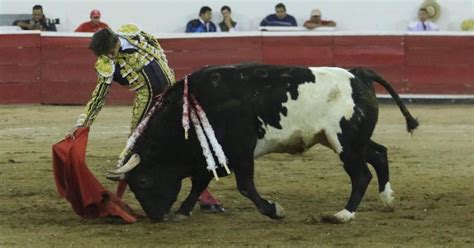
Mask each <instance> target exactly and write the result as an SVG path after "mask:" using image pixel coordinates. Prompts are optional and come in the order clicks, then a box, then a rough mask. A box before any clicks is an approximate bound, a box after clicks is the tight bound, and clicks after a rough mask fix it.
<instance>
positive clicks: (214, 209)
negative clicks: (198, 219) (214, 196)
mask: <svg viewBox="0 0 474 248" xmlns="http://www.w3.org/2000/svg"><path fill="white" fill-rule="evenodd" d="M199 208H200V209H201V210H202V211H204V212H207V213H225V208H223V207H222V206H221V205H219V204H213V205H207V204H201V205H200V206H199Z"/></svg>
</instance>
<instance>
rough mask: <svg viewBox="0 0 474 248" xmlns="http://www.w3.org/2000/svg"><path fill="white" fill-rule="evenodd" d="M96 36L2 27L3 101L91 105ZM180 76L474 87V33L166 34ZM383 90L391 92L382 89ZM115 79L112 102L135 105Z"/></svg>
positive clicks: (427, 88)
mask: <svg viewBox="0 0 474 248" xmlns="http://www.w3.org/2000/svg"><path fill="white" fill-rule="evenodd" d="M89 42H90V37H61V36H48V35H44V36H43V35H41V34H40V33H27V34H21V33H16V34H0V54H2V56H0V103H1V104H12V103H43V104H84V103H86V102H87V100H88V99H89V98H90V94H91V92H92V90H93V89H94V87H95V85H96V74H95V71H94V62H95V59H96V58H95V56H94V55H93V54H92V52H91V51H89V50H88V48H87V47H88V44H89ZM160 42H161V45H162V47H163V48H164V49H165V53H166V54H167V58H168V61H169V64H170V66H171V67H172V68H173V69H174V71H175V73H176V78H177V79H180V78H182V77H183V76H184V75H186V74H188V73H190V72H192V71H194V70H197V69H199V68H201V67H203V66H205V65H222V64H235V63H242V62H258V63H268V64H287V65H290V64H292V65H301V66H339V67H344V68H350V67H355V66H364V67H369V68H372V69H374V70H376V71H377V72H379V73H380V74H381V75H383V76H384V77H385V78H386V79H388V80H389V81H390V82H391V83H392V84H393V85H394V87H395V88H396V90H397V91H399V92H400V93H417V94H474V35H444V36H443V35H434V36H431V35H429V36H428V35H421V34H420V35H418V36H416V35H408V34H400V35H385V36H381V35H370V34H369V35H334V34H332V33H328V34H326V35H314V36H311V35H301V36H298V35H290V36H277V35H272V36H266V35H258V36H255V35H253V36H248V37H246V36H242V37H238V36H237V37H236V36H234V37H206V36H204V37H195V36H194V37H192V38H184V37H172V38H169V37H168V38H166V37H165V38H162V39H160ZM380 92H384V91H380ZM132 99H133V92H129V91H127V90H126V89H125V88H124V87H121V86H118V85H114V86H113V88H112V90H111V93H110V95H109V96H108V101H109V103H111V104H130V103H131V101H132Z"/></svg>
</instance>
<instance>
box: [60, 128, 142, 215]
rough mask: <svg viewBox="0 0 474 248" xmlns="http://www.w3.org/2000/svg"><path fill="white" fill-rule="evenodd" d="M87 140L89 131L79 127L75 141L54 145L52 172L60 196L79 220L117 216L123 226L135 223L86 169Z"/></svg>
mask: <svg viewBox="0 0 474 248" xmlns="http://www.w3.org/2000/svg"><path fill="white" fill-rule="evenodd" d="M88 137H89V128H88V127H87V128H79V129H78V130H77V131H76V132H75V139H72V138H68V139H64V140H62V141H60V142H58V143H56V144H54V145H53V173H54V179H55V180H56V187H57V189H58V193H59V195H60V196H61V197H64V198H66V200H67V201H69V202H70V203H71V206H72V208H73V209H74V212H76V214H78V215H79V216H81V217H84V218H98V217H119V218H122V220H123V221H124V222H126V223H134V222H135V221H136V220H137V219H136V217H135V214H134V213H133V211H132V209H131V208H130V207H129V206H128V205H127V204H126V203H124V202H122V201H121V200H120V198H119V197H117V196H116V195H115V194H113V193H112V192H110V191H108V190H106V189H105V188H104V187H103V186H102V185H101V184H100V183H99V181H98V180H97V179H96V178H95V176H94V175H93V174H92V173H91V172H90V171H89V169H88V168H87V165H86V163H85V156H86V148H87V141H88Z"/></svg>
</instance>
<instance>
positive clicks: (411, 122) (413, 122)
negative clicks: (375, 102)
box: [350, 68, 419, 133]
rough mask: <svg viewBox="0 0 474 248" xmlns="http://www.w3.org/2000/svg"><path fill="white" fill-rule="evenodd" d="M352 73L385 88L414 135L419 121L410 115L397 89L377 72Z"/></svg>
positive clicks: (355, 69) (366, 70)
mask: <svg viewBox="0 0 474 248" xmlns="http://www.w3.org/2000/svg"><path fill="white" fill-rule="evenodd" d="M350 72H351V73H352V74H354V75H356V76H359V77H361V78H362V79H366V80H369V81H370V82H373V81H375V82H377V83H379V84H380V85H382V86H383V87H384V88H385V90H387V91H388V93H389V94H390V95H391V96H392V98H393V100H395V102H396V103H397V105H398V107H399V108H400V111H401V112H402V114H403V116H404V117H405V120H406V123H407V131H408V132H410V133H412V132H413V130H415V129H416V128H417V127H418V125H419V123H418V120H417V119H415V118H413V116H412V115H411V114H410V112H409V111H408V109H407V107H406V106H405V104H404V103H403V102H402V100H401V99H400V96H399V95H398V93H397V92H396V91H395V89H393V87H392V86H391V85H390V83H389V82H387V81H386V80H385V79H383V78H382V76H380V75H379V74H377V73H376V72H375V71H373V70H370V69H367V68H354V69H351V70H350Z"/></svg>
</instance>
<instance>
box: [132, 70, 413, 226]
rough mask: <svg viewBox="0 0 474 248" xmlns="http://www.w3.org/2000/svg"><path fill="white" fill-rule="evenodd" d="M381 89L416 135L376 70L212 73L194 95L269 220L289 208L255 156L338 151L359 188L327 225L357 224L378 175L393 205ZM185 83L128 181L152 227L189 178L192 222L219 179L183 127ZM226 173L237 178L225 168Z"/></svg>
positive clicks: (171, 96)
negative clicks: (268, 194) (270, 196)
mask: <svg viewBox="0 0 474 248" xmlns="http://www.w3.org/2000/svg"><path fill="white" fill-rule="evenodd" d="M374 81H375V82H378V83H380V84H381V85H382V86H383V87H384V88H385V89H386V90H387V91H388V92H389V93H390V94H391V96H392V97H393V98H394V99H395V101H396V102H397V104H398V106H399V107H400V110H401V112H402V113H403V115H404V116H405V119H406V122H407V129H408V131H409V132H411V131H413V130H414V129H415V128H416V127H417V126H418V123H417V121H416V120H415V119H414V118H413V117H412V116H411V115H410V113H409V112H408V110H407V109H406V107H405V105H404V104H403V103H402V102H401V100H400V98H399V96H398V94H397V93H396V92H395V91H394V90H393V88H392V87H391V86H390V84H389V83H388V82H386V81H385V80H384V79H383V78H382V77H380V76H379V75H377V74H376V73H375V72H373V71H371V70H368V69H363V68H356V69H352V70H349V71H347V70H345V69H341V68H333V67H311V68H306V67H291V66H271V65H260V64H242V65H229V66H216V67H205V68H203V69H201V70H199V71H196V72H194V73H192V74H190V75H189V76H188V82H189V94H192V95H194V96H195V98H196V99H197V100H198V102H199V103H200V104H201V106H202V107H203V109H204V110H205V112H206V113H207V116H208V118H209V121H210V123H211V125H212V127H213V128H214V130H215V134H216V137H217V140H218V141H219V143H220V144H221V145H222V148H223V150H224V152H225V154H226V156H227V158H228V164H229V167H230V169H231V170H233V171H234V173H235V177H236V181H237V187H238V189H239V191H240V193H241V194H242V195H244V196H246V197H248V198H249V199H250V200H251V201H252V202H253V203H254V204H255V205H256V206H257V208H258V211H260V213H262V214H264V215H266V216H269V217H270V218H275V219H276V218H282V217H283V212H282V210H283V209H282V208H281V207H280V206H279V205H278V204H277V203H274V202H272V201H268V200H266V199H264V198H262V197H261V196H260V195H259V193H258V192H257V189H256V188H255V184H254V159H255V158H256V157H259V156H262V155H264V154H268V153H272V152H301V151H304V150H305V149H308V148H310V147H312V146H313V145H315V144H318V143H319V144H322V145H324V146H327V147H329V148H331V149H332V150H334V151H335V152H336V153H337V154H338V155H339V158H340V159H341V161H342V163H343V167H344V170H345V171H346V172H347V174H348V175H349V177H350V179H351V183H352V192H351V195H350V198H349V200H348V202H347V204H346V205H345V207H344V209H343V210H341V211H339V212H337V213H335V214H334V215H331V216H330V217H326V218H324V220H326V221H329V222H339V223H343V222H349V221H351V220H352V219H354V217H355V212H356V210H357V207H358V206H359V204H360V202H361V200H362V197H363V196H364V194H365V191H366V189H367V186H368V184H369V182H370V180H371V179H372V175H371V172H370V171H369V168H368V167H367V163H369V164H371V165H372V166H373V167H374V168H375V171H376V173H377V177H378V183H379V191H380V196H381V199H382V201H383V203H384V205H386V206H388V207H393V200H394V196H393V191H392V189H391V187H390V182H389V165H388V160H387V152H386V151H387V149H386V148H385V147H384V146H383V145H380V144H377V143H376V142H374V141H373V140H371V136H372V133H373V131H374V128H375V125H376V123H377V118H378V101H377V98H376V96H375V93H374V87H373V82H374ZM182 111H183V81H180V82H178V83H177V84H176V85H175V86H173V87H172V88H170V89H169V91H168V92H167V93H166V94H165V96H164V101H163V105H162V107H161V108H160V109H159V110H158V111H157V112H156V113H155V114H154V115H153V116H152V117H151V119H150V122H149V124H148V128H147V129H146V130H145V131H144V133H143V135H142V136H141V138H139V139H138V140H137V143H136V146H135V148H134V151H135V152H136V153H137V154H139V155H140V157H141V163H140V165H138V166H137V167H136V168H135V169H133V170H132V171H130V172H129V173H128V174H127V180H128V183H129V184H130V188H131V190H132V191H133V192H134V194H135V196H136V198H137V199H138V201H139V202H140V204H141V206H142V207H143V209H144V211H145V212H146V214H147V216H148V217H149V218H150V219H151V220H152V221H161V220H164V219H166V218H167V213H168V212H169V210H170V208H171V206H172V204H173V203H174V202H175V201H176V198H177V195H178V193H179V191H180V188H181V181H182V179H183V178H185V177H192V188H191V191H190V193H189V195H188V196H187V198H186V199H185V201H184V202H183V203H182V205H181V206H180V208H179V209H178V210H177V213H176V214H177V215H178V216H181V217H183V216H189V215H190V214H191V211H192V209H193V208H194V206H195V204H196V201H197V200H198V197H199V195H200V193H201V192H202V191H203V190H204V189H205V188H206V187H207V186H208V184H209V182H210V180H211V179H212V173H210V172H209V171H208V170H207V169H206V161H205V159H204V157H203V154H202V149H201V146H200V145H199V142H198V139H197V138H196V133H195V129H193V128H192V129H191V130H190V135H189V139H188V140H185V138H184V134H183V128H182V126H181V123H182V120H181V118H182ZM217 173H218V174H219V176H225V175H227V174H226V173H225V171H224V169H222V168H219V169H218V170H217Z"/></svg>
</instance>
